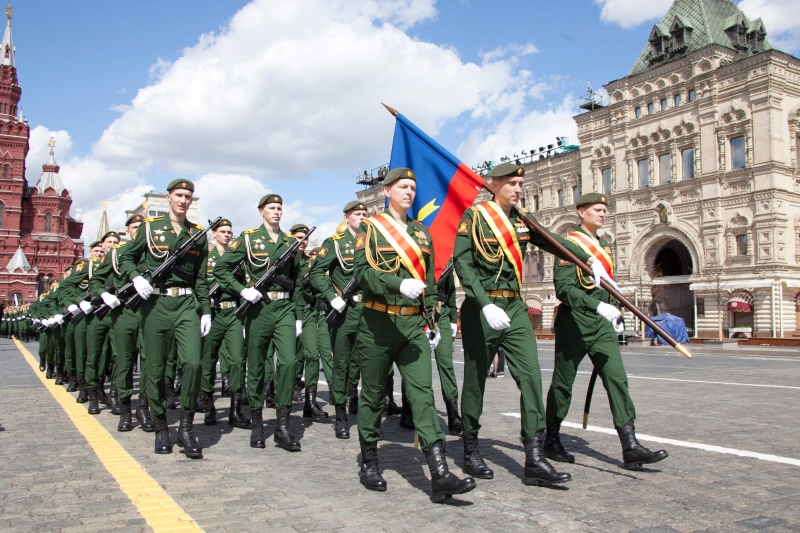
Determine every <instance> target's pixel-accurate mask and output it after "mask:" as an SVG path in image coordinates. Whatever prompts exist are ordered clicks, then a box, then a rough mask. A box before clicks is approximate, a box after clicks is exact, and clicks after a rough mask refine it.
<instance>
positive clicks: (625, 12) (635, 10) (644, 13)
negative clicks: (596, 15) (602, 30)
mask: <svg viewBox="0 0 800 533" xmlns="http://www.w3.org/2000/svg"><path fill="white" fill-rule="evenodd" d="M672 2H673V0H647V1H644V0H595V3H596V4H599V5H600V6H601V10H600V20H602V21H603V22H605V23H606V24H618V25H619V26H621V27H623V28H633V27H634V26H638V25H639V24H641V23H642V22H646V21H648V20H654V19H658V20H660V19H661V18H662V17H663V16H664V13H666V12H667V10H668V9H669V7H670V6H671V5H672Z"/></svg>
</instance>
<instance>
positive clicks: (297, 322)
mask: <svg viewBox="0 0 800 533" xmlns="http://www.w3.org/2000/svg"><path fill="white" fill-rule="evenodd" d="M294 329H295V331H296V334H295V337H299V336H300V334H301V333H303V321H302V320H295V321H294Z"/></svg>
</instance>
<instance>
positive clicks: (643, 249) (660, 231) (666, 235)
mask: <svg viewBox="0 0 800 533" xmlns="http://www.w3.org/2000/svg"><path fill="white" fill-rule="evenodd" d="M670 241H675V242H676V243H678V244H680V245H681V246H682V247H683V248H684V249H685V250H686V252H687V253H688V257H686V258H685V259H686V260H687V263H690V264H691V266H690V268H691V269H692V272H693V273H700V270H701V269H700V265H701V262H700V258H701V254H700V250H701V248H700V246H699V245H698V244H697V242H696V241H695V239H694V238H693V237H692V236H690V235H689V234H688V233H686V232H685V231H683V230H682V229H680V228H677V227H675V226H666V227H665V226H663V225H659V226H657V227H653V228H651V229H650V230H649V231H647V232H646V233H644V234H643V235H642V236H641V237H640V238H639V239H637V241H636V243H635V244H634V246H633V250H634V253H633V257H632V258H631V263H632V264H637V265H639V266H640V267H641V266H642V265H644V267H645V270H647V272H648V274H649V275H650V276H651V277H652V276H653V274H654V272H653V268H654V266H655V259H656V256H657V255H658V252H660V251H661V249H662V248H663V247H664V246H665V245H666V244H667V243H669V242H670Z"/></svg>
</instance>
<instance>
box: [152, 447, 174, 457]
mask: <svg viewBox="0 0 800 533" xmlns="http://www.w3.org/2000/svg"><path fill="white" fill-rule="evenodd" d="M155 452H156V453H157V454H158V455H167V454H170V453H172V448H170V449H169V450H155Z"/></svg>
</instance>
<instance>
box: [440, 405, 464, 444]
mask: <svg viewBox="0 0 800 533" xmlns="http://www.w3.org/2000/svg"><path fill="white" fill-rule="evenodd" d="M444 405H445V407H446V408H447V431H448V432H449V433H450V434H451V435H455V436H457V437H460V436H461V434H462V433H464V424H463V423H462V422H461V416H459V414H458V398H451V399H449V400H445V401H444Z"/></svg>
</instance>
